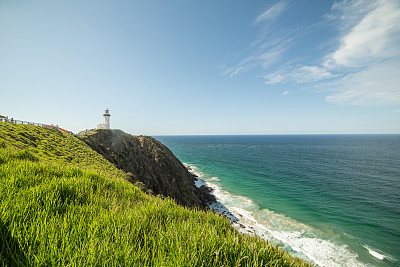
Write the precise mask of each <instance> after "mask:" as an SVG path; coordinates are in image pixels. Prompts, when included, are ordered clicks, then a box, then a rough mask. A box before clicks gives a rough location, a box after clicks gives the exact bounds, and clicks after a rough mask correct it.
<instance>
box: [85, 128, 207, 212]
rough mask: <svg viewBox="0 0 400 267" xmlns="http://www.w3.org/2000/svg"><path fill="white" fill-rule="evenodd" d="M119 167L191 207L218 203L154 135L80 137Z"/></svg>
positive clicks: (115, 133) (113, 132) (118, 133)
mask: <svg viewBox="0 0 400 267" xmlns="http://www.w3.org/2000/svg"><path fill="white" fill-rule="evenodd" d="M79 138H80V139H81V140H82V141H84V142H85V143H87V144H88V145H89V146H90V147H91V148H92V149H93V150H95V151H96V152H98V153H99V154H101V155H103V156H104V157H105V158H106V159H107V160H108V161H110V162H111V163H113V164H114V165H115V166H116V167H117V168H119V169H121V170H123V171H125V172H127V173H128V174H129V176H128V177H129V178H130V179H129V180H131V181H132V182H134V181H140V182H142V183H143V184H144V186H145V188H146V189H150V190H151V191H153V192H154V193H155V194H161V195H163V196H168V197H171V198H173V199H174V200H175V201H176V202H177V203H178V204H181V205H183V206H187V207H198V208H207V207H208V206H207V202H213V201H215V197H214V196H213V195H211V194H210V193H209V192H208V191H207V190H206V189H205V188H204V187H203V188H202V189H203V190H202V189H199V188H197V187H196V186H195V184H194V177H193V175H192V174H190V173H189V172H188V170H187V169H186V168H185V167H184V166H183V165H182V163H181V162H180V161H179V160H178V159H177V158H176V157H175V156H174V154H173V153H172V152H171V151H170V150H169V149H168V148H167V147H166V146H165V145H163V144H162V143H160V142H159V141H157V140H156V139H154V138H152V137H150V136H132V135H130V134H127V133H124V132H123V131H121V130H97V131H96V132H94V133H92V134H89V135H84V136H82V137H79Z"/></svg>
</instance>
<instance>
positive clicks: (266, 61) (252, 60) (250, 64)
mask: <svg viewBox="0 0 400 267" xmlns="http://www.w3.org/2000/svg"><path fill="white" fill-rule="evenodd" d="M287 7H288V4H287V1H280V2H277V3H276V4H274V5H272V6H270V7H268V8H267V9H266V10H265V11H264V12H262V13H261V14H260V15H259V16H257V17H256V19H255V20H254V25H255V26H256V27H257V28H259V29H258V33H257V35H256V36H255V39H254V40H253V41H252V42H251V43H250V44H249V48H251V49H250V50H251V53H250V55H247V57H245V59H243V60H242V61H241V62H240V63H238V64H236V65H234V66H232V67H229V68H226V69H225V71H224V72H223V75H226V76H228V77H230V78H235V77H236V76H237V75H239V74H240V73H243V72H246V71H249V70H251V69H255V68H262V69H266V68H268V67H270V66H271V65H272V64H274V63H276V62H277V60H278V59H279V58H280V56H281V55H282V54H283V52H284V51H285V50H286V49H287V48H288V47H289V45H290V41H291V38H293V37H291V36H293V35H294V30H293V29H292V30H286V31H283V30H282V31H280V32H279V34H278V33H277V32H274V31H273V30H272V29H273V27H271V25H272V24H274V23H275V21H276V20H278V19H279V17H280V16H281V14H282V13H283V12H284V11H285V10H286V9H287ZM267 36H268V38H267Z"/></svg>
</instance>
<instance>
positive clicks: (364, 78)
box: [322, 62, 400, 106]
mask: <svg viewBox="0 0 400 267" xmlns="http://www.w3.org/2000/svg"><path fill="white" fill-rule="evenodd" d="M399 66H400V65H399V64H398V63H389V62H384V63H381V64H378V65H374V66H371V67H369V68H366V69H365V70H362V71H359V72H355V73H352V74H348V75H346V76H345V77H344V78H342V79H340V80H338V81H336V82H334V83H331V84H324V85H322V88H325V89H328V90H329V91H331V92H332V93H331V94H330V95H328V96H327V97H326V101H328V102H330V103H335V104H349V105H363V106H366V105H367V106H382V105H399V104H400V86H399V85H400V76H399V73H400V71H399Z"/></svg>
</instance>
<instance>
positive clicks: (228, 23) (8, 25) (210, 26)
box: [0, 0, 400, 135]
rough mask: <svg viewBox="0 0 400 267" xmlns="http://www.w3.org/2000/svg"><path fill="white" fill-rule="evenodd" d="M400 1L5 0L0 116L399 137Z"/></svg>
mask: <svg viewBox="0 0 400 267" xmlns="http://www.w3.org/2000/svg"><path fill="white" fill-rule="evenodd" d="M399 25H400V3H399V1H397V0H379V1H368V0H366V1H320V0H314V1H294V0H293V1H289V0H286V1H231V0H225V1H224V0H221V1H213V0H206V1H194V0H172V1H161V0H160V1H151V0H150V1H122V0H118V1H105V0H99V1H94V0H93V1H89V0H87V1H81V0H79V1H74V0H72V1H50V0H49V1H41V0H39V1H23V0H12V1H11V0H2V1H0V115H8V116H9V117H13V118H15V119H20V120H28V121H33V122H42V123H49V124H50V123H53V124H59V125H60V126H61V127H63V128H66V129H69V130H72V131H73V132H78V131H80V130H84V129H90V128H95V127H96V125H97V124H98V123H101V122H102V113H103V111H104V108H106V107H107V108H109V109H110V113H111V127H112V128H118V129H122V130H124V131H126V132H128V133H131V134H147V135H163V134H299V133H301V134H304V133H400V26H399Z"/></svg>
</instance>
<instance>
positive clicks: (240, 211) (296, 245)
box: [183, 163, 382, 266]
mask: <svg viewBox="0 0 400 267" xmlns="http://www.w3.org/2000/svg"><path fill="white" fill-rule="evenodd" d="M183 165H184V166H185V167H186V168H187V170H188V171H189V172H190V173H191V174H192V175H194V177H195V179H196V181H195V185H196V187H198V188H200V187H202V186H206V187H208V188H211V191H210V193H211V194H212V195H214V196H215V198H216V200H217V201H216V202H215V203H209V204H208V205H209V207H210V209H211V210H213V211H214V212H216V213H218V214H220V215H222V216H225V217H227V218H228V219H229V220H230V222H231V224H232V226H234V227H235V228H236V230H237V231H239V232H241V233H244V234H250V235H255V236H258V237H260V238H262V239H264V240H266V241H268V242H270V243H272V244H274V245H279V246H280V247H281V248H282V249H283V250H285V251H288V252H289V253H291V254H292V255H294V256H296V257H299V258H302V259H304V260H306V261H309V262H312V263H313V264H316V265H317V266H366V265H364V264H363V263H361V262H360V261H359V260H358V255H357V254H356V253H355V252H353V251H351V250H350V249H349V248H348V247H347V245H345V244H338V243H337V242H336V241H335V240H334V239H332V240H326V239H323V238H321V233H318V231H319V230H318V229H314V228H312V227H310V226H307V225H305V224H302V223H300V222H297V221H296V220H294V219H291V218H289V217H286V216H284V215H281V214H277V213H275V212H273V211H270V210H267V209H260V207H259V206H258V205H257V204H255V203H253V201H252V200H251V199H249V198H246V197H243V196H238V195H233V194H231V193H229V192H227V191H225V190H224V189H223V187H222V186H221V185H218V184H217V183H218V182H219V180H220V179H219V178H218V177H210V178H208V177H206V176H205V174H204V173H202V172H201V171H200V170H199V169H198V167H197V166H195V165H193V164H190V165H189V164H187V163H183ZM260 214H261V215H262V216H260ZM260 218H261V219H260ZM368 252H369V253H370V254H371V255H373V256H375V255H377V256H379V257H381V256H382V255H380V254H379V253H378V252H376V251H374V250H372V249H370V248H368ZM374 254H375V255H374ZM378 259H381V258H378Z"/></svg>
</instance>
